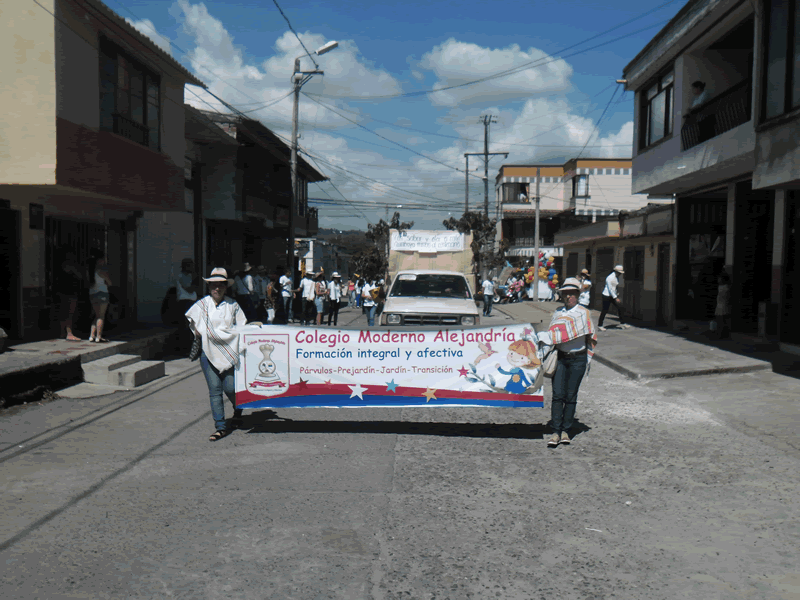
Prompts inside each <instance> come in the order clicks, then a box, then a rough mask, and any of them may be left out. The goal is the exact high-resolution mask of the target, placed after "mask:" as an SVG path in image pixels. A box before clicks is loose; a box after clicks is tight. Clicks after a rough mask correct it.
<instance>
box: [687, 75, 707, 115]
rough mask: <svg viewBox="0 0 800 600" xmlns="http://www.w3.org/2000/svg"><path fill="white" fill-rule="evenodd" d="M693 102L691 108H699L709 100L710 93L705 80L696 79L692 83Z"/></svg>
mask: <svg viewBox="0 0 800 600" xmlns="http://www.w3.org/2000/svg"><path fill="white" fill-rule="evenodd" d="M692 95H693V96H694V98H692V104H691V105H690V106H689V108H690V109H691V110H694V109H695V108H699V107H700V106H702V105H703V104H705V103H706V101H707V100H708V94H707V93H706V84H705V82H703V81H695V82H693V83H692Z"/></svg>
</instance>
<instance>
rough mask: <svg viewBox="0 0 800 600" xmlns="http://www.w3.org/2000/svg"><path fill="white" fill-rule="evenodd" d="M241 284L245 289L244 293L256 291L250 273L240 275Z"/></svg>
mask: <svg viewBox="0 0 800 600" xmlns="http://www.w3.org/2000/svg"><path fill="white" fill-rule="evenodd" d="M242 285H243V286H244V288H245V289H246V290H247V291H246V292H245V294H254V293H255V292H256V282H255V281H254V280H253V276H252V275H250V273H248V274H247V275H245V276H244V277H242Z"/></svg>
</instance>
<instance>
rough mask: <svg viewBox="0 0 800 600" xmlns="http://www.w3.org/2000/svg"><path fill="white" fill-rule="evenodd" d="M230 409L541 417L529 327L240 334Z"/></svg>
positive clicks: (536, 354) (257, 330)
mask: <svg viewBox="0 0 800 600" xmlns="http://www.w3.org/2000/svg"><path fill="white" fill-rule="evenodd" d="M239 331H240V335H239V355H240V360H239V366H238V368H237V369H236V406H237V407H238V408H288V407H339V408H344V407H379V406H397V407H404V406H499V407H542V406H543V402H544V398H543V390H542V375H541V358H542V357H541V355H540V350H539V344H538V339H537V337H536V331H535V330H534V328H533V326H531V325H524V324H523V325H511V326H508V327H489V328H470V329H462V328H447V329H441V330H428V331H416V330H414V331H409V330H403V329H385V330H384V329H362V330H358V329H328V328H310V327H294V326H284V325H281V326H266V325H265V326H261V327H258V326H250V325H248V326H244V327H241V328H239Z"/></svg>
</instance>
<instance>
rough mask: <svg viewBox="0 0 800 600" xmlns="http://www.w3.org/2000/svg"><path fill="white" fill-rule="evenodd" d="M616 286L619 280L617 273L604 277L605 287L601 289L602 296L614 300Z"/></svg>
mask: <svg viewBox="0 0 800 600" xmlns="http://www.w3.org/2000/svg"><path fill="white" fill-rule="evenodd" d="M618 284H619V279H618V278H617V272H616V271H614V272H613V273H611V275H609V276H608V277H606V287H604V288H603V296H606V297H607V298H616V297H617V285H618Z"/></svg>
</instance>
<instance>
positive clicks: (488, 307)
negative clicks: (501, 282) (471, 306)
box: [481, 277, 494, 317]
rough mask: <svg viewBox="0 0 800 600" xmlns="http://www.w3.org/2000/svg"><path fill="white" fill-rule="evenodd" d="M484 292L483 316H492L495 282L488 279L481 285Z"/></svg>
mask: <svg viewBox="0 0 800 600" xmlns="http://www.w3.org/2000/svg"><path fill="white" fill-rule="evenodd" d="M481 289H482V290H483V316H484V317H491V316H492V303H493V302H494V282H493V281H492V280H491V279H489V278H488V277H487V278H486V279H484V280H483V284H482V285H481Z"/></svg>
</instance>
